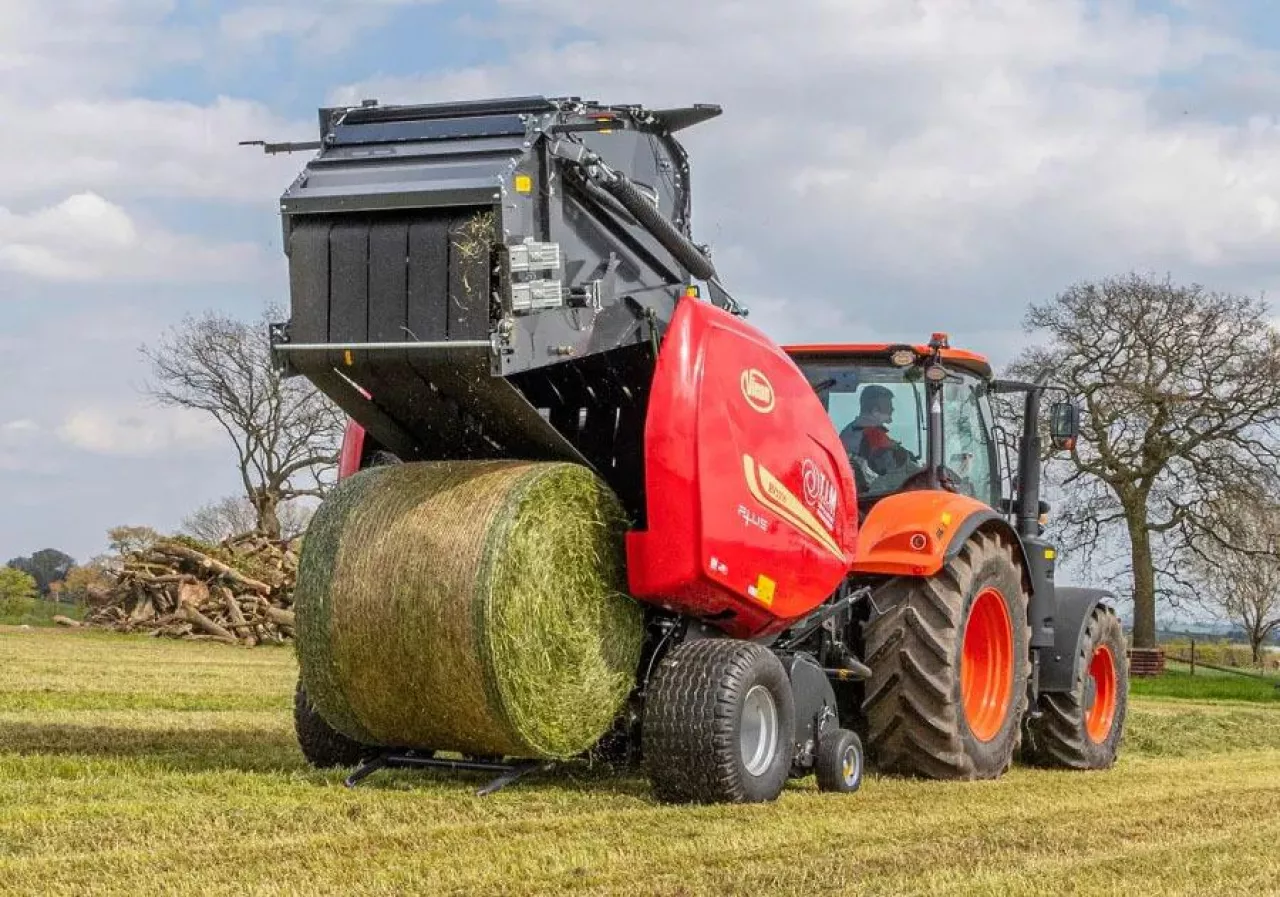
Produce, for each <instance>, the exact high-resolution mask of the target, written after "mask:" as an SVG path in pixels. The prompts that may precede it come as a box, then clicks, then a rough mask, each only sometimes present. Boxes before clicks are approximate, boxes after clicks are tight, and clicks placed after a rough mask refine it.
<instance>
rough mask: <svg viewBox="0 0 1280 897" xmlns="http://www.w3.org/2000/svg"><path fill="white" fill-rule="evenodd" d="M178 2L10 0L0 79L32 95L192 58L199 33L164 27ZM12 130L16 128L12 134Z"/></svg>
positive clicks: (3, 7) (113, 82)
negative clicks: (196, 36)
mask: <svg viewBox="0 0 1280 897" xmlns="http://www.w3.org/2000/svg"><path fill="white" fill-rule="evenodd" d="M175 5H176V3H175V0H4V2H3V3H0V83H3V84H4V85H5V86H6V91H5V92H8V90H12V91H13V92H15V93H21V94H22V95H24V96H27V97H29V98H31V99H33V100H40V99H45V98H48V97H56V96H62V95H65V94H66V93H67V92H68V91H74V92H76V93H77V94H78V95H80V96H87V95H93V94H102V93H106V92H109V91H112V90H117V89H120V88H123V87H127V86H129V85H130V84H132V83H133V82H134V80H135V79H136V78H137V77H138V76H139V74H140V73H141V72H142V71H143V69H144V65H155V64H164V63H170V62H179V61H189V60H191V59H193V58H195V57H196V56H197V55H198V53H199V45H198V42H197V41H196V40H195V39H194V36H193V35H190V34H186V33H183V32H182V31H180V30H177V29H174V28H172V27H167V26H166V22H165V20H166V17H168V16H169V15H170V14H171V13H172V12H173V10H174V7H175ZM11 133H12V132H11Z"/></svg>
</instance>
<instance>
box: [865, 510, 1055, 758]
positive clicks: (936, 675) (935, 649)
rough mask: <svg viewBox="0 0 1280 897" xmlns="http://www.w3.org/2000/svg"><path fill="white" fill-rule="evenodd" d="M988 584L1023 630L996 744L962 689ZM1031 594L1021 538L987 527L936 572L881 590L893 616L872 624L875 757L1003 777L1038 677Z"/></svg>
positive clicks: (870, 729)
mask: <svg viewBox="0 0 1280 897" xmlns="http://www.w3.org/2000/svg"><path fill="white" fill-rule="evenodd" d="M987 586H994V587H995V588H996V590H997V591H998V592H999V593H1000V595H1001V597H1002V598H1003V599H1004V602H1005V609H1006V610H1007V611H1008V613H1009V618H1010V622H1011V623H1012V624H1013V625H1012V634H1013V663H1014V668H1013V695H1012V699H1011V701H1010V706H1009V710H1008V713H1007V714H1006V716H1005V720H1004V722H1003V724H1002V725H1001V727H1000V729H999V730H998V731H997V733H996V734H995V735H994V736H993V737H992V739H991V740H990V741H987V742H982V741H979V740H978V738H977V737H976V736H975V735H974V734H973V732H972V731H970V729H969V725H968V723H967V721H966V720H965V714H964V705H963V700H962V697H961V690H960V657H961V653H962V650H963V644H964V626H965V624H966V621H967V619H968V614H969V611H970V608H971V606H972V605H973V603H974V601H975V600H976V598H977V596H978V595H979V594H981V592H982V590H983V589H984V588H986V587H987ZM1028 599H1029V596H1028V593H1027V588H1026V585H1025V583H1024V581H1023V576H1022V565H1021V562H1020V559H1019V557H1018V552H1017V548H1016V547H1015V545H1014V543H1013V542H1012V540H1011V537H1006V536H1003V535H997V534H995V533H992V532H985V531H979V532H977V533H975V534H974V535H973V536H971V537H970V538H969V540H968V541H967V542H965V544H964V545H963V546H962V547H961V549H960V551H959V552H958V553H957V555H956V556H955V557H954V558H952V559H951V560H950V561H949V562H948V563H947V564H946V565H945V566H944V567H943V568H942V569H941V570H940V571H939V572H938V573H937V574H935V575H934V576H932V577H929V578H927V579H926V578H917V577H898V578H896V579H894V580H891V581H890V582H888V583H887V584H886V585H885V586H884V587H882V588H881V589H880V590H879V591H878V592H877V594H876V595H875V602H876V605H877V606H878V607H879V608H881V609H882V610H883V613H879V614H878V615H874V616H873V617H872V619H871V620H869V621H868V622H867V623H866V624H865V626H864V629H863V634H864V637H865V644H866V663H867V665H868V666H869V667H871V671H872V676H871V679H869V680H868V681H867V683H866V690H865V695H866V697H865V698H864V700H863V712H864V714H865V716H866V720H867V753H868V760H869V762H870V763H871V764H872V766H873V767H874V768H875V769H877V770H880V771H882V772H885V773H889V774H895V775H905V776H916V777H921V778H933V779H994V778H998V777H999V776H1001V775H1003V774H1004V773H1005V772H1006V771H1007V770H1008V769H1009V767H1010V766H1011V765H1012V763H1013V757H1014V754H1015V753H1016V752H1017V750H1018V747H1019V745H1020V744H1021V741H1022V719H1023V716H1024V715H1025V714H1026V709H1027V682H1028V678H1029V676H1030V674H1031V653H1030V639H1031V627H1030V626H1029V625H1027V620H1028V618H1027V602H1028Z"/></svg>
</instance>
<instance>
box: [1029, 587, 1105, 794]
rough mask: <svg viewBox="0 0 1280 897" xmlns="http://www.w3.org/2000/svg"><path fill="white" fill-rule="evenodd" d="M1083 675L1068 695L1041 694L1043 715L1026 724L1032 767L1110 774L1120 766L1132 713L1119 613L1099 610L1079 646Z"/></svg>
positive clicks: (1086, 625)
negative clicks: (1118, 759)
mask: <svg viewBox="0 0 1280 897" xmlns="http://www.w3.org/2000/svg"><path fill="white" fill-rule="evenodd" d="M1076 650H1077V657H1078V658H1079V662H1080V671H1079V673H1077V674H1076V681H1075V685H1074V687H1073V688H1072V690H1071V691H1070V692H1068V693H1066V694H1059V693H1053V694H1049V693H1046V694H1042V695H1040V716H1039V717H1038V718H1036V719H1030V720H1028V721H1027V737H1026V742H1027V743H1026V746H1025V749H1024V751H1023V753H1024V758H1025V759H1026V761H1027V762H1028V763H1031V764H1034V765H1036V766H1049V767H1059V768H1065V769H1107V768H1109V767H1110V766H1111V765H1112V764H1114V763H1115V762H1116V754H1117V753H1118V751H1119V749H1120V740H1121V738H1122V736H1123V733H1124V719H1125V714H1126V713H1127V711H1128V708H1129V664H1128V661H1127V660H1126V659H1125V639H1124V629H1123V628H1122V627H1121V626H1120V620H1119V619H1117V618H1116V615H1115V613H1114V612H1113V611H1112V610H1110V609H1109V608H1106V607H1097V608H1094V610H1093V613H1092V614H1090V615H1089V620H1088V622H1087V623H1086V624H1085V627H1084V630H1083V631H1082V632H1081V634H1080V643H1079V645H1078V646H1077V649H1076Z"/></svg>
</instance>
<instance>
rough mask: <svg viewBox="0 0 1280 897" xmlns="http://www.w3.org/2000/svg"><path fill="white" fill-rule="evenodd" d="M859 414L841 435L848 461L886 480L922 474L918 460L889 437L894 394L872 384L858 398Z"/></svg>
mask: <svg viewBox="0 0 1280 897" xmlns="http://www.w3.org/2000/svg"><path fill="white" fill-rule="evenodd" d="M859 401H860V405H859V414H858V416H857V417H856V418H854V420H853V422H852V423H850V424H849V425H848V426H847V427H845V428H844V430H843V431H842V432H841V433H840V441H841V443H843V444H844V448H845V451H846V452H848V453H849V459H850V460H851V461H854V462H855V463H856V462H858V461H861V462H863V464H865V466H866V468H867V469H868V470H869V472H871V473H873V474H876V475H879V476H885V475H887V474H890V473H903V474H911V473H915V472H917V471H919V470H920V468H919V467H918V466H917V465H916V464H914V463H913V462H914V461H915V456H913V455H912V454H911V453H910V452H908V451H907V450H906V449H905V448H903V447H902V443H900V442H898V441H897V440H895V439H894V438H893V437H891V436H890V435H889V429H888V426H889V424H890V423H892V421H893V392H892V391H890V390H889V389H887V388H886V387H884V386H879V385H877V384H874V383H873V384H871V385H870V386H866V387H864V388H863V390H862V394H861V396H860V397H859Z"/></svg>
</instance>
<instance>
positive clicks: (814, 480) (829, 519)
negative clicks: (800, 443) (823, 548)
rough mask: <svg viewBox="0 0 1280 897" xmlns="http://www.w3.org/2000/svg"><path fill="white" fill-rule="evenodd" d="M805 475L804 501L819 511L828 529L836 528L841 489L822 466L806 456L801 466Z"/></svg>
mask: <svg viewBox="0 0 1280 897" xmlns="http://www.w3.org/2000/svg"><path fill="white" fill-rule="evenodd" d="M801 470H802V472H803V477H804V501H805V504H807V505H808V506H809V507H811V508H813V510H814V511H816V512H817V514H818V516H819V517H820V518H821V519H822V522H823V523H825V524H826V525H827V529H829V530H834V529H835V525H836V509H837V508H838V507H839V504H840V490H838V489H837V488H836V485H835V483H833V482H831V480H830V478H828V477H827V475H826V473H825V472H823V470H822V468H821V467H819V466H818V465H817V464H816V463H814V462H813V461H812V460H811V459H809V458H805V459H804V465H803V466H802V468H801Z"/></svg>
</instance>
